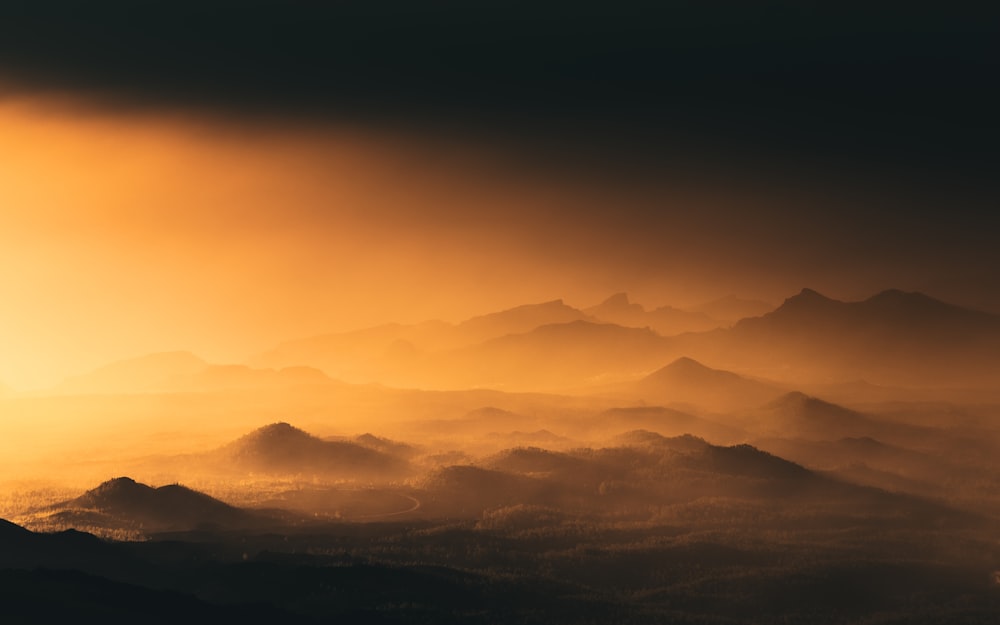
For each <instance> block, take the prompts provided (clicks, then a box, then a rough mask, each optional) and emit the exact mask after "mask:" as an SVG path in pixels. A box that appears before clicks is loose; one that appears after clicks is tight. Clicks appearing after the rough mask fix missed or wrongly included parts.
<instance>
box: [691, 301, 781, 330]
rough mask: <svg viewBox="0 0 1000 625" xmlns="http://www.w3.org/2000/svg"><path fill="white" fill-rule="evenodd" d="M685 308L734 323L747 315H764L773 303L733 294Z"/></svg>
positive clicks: (771, 308) (772, 307)
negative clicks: (742, 297)
mask: <svg viewBox="0 0 1000 625" xmlns="http://www.w3.org/2000/svg"><path fill="white" fill-rule="evenodd" d="M687 310H689V311H691V312H700V313H704V314H706V315H708V316H709V317H712V318H713V319H718V320H719V321H724V322H727V323H735V322H736V321H739V320H740V319H744V318H747V317H760V316H761V315H766V314H767V313H769V312H771V311H772V310H774V305H773V304H768V303H767V302H764V301H761V300H756V299H740V298H738V297H736V296H735V295H727V296H726V297H722V298H719V299H717V300H712V301H710V302H705V303H704V304H699V305H698V306H692V307H690V308H688V309H687Z"/></svg>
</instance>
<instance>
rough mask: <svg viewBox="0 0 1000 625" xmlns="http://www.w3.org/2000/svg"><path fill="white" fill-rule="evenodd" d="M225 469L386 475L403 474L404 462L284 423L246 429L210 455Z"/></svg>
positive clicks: (332, 475) (285, 473)
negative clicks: (329, 439) (245, 433)
mask: <svg viewBox="0 0 1000 625" xmlns="http://www.w3.org/2000/svg"><path fill="white" fill-rule="evenodd" d="M212 458H213V460H214V461H215V462H216V463H217V465H219V466H220V467H222V468H224V469H226V470H229V471H233V470H235V471H238V472H252V473H263V474H270V475H299V474H304V475H324V476H329V477H352V478H382V479H384V478H389V477H399V476H401V475H403V474H405V473H406V470H407V463H406V462H405V461H404V460H402V459H400V458H397V457H394V456H392V455H389V454H387V453H384V452H382V451H379V450H376V449H371V448H369V447H366V446H363V445H360V444H358V443H353V442H347V441H328V440H322V439H320V438H317V437H315V436H312V435H311V434H308V433H306V432H304V431H302V430H300V429H298V428H296V427H293V426H291V425H289V424H287V423H273V424H271V425H267V426H264V427H262V428H260V429H257V430H254V431H253V432H250V433H249V434H247V435H246V436H243V437H242V438H240V439H238V440H235V441H233V442H232V443H230V444H228V445H226V446H225V447H223V448H222V449H219V450H218V451H216V452H215V453H214V454H212Z"/></svg>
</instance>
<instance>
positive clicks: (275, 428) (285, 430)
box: [255, 421, 305, 435]
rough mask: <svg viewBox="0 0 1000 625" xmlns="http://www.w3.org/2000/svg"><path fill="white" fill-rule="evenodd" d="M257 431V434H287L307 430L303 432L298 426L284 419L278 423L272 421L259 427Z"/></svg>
mask: <svg viewBox="0 0 1000 625" xmlns="http://www.w3.org/2000/svg"><path fill="white" fill-rule="evenodd" d="M255 433H256V434H264V435H286V434H293V433H303V434H304V433H305V432H303V431H302V430H300V429H299V428H297V427H295V426H293V425H291V424H289V423H285V422H284V421H279V422H277V423H272V424H270V425H265V426H264V427H262V428H258V429H257V430H256V431H255Z"/></svg>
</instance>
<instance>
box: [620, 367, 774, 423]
mask: <svg viewBox="0 0 1000 625" xmlns="http://www.w3.org/2000/svg"><path fill="white" fill-rule="evenodd" d="M629 391H630V392H631V393H634V394H636V395H637V396H639V397H642V398H643V399H645V400H647V401H653V402H660V403H668V404H669V403H686V404H693V405H695V406H700V407H702V408H705V409H708V410H714V411H723V412H724V411H729V410H735V409H740V408H746V407H750V406H756V405H760V404H763V403H766V402H768V401H771V400H773V399H775V398H776V397H778V396H779V395H780V394H781V393H782V391H781V390H780V389H778V388H777V387H775V386H771V385H769V384H765V383H763V382H758V381H755V380H750V379H748V378H745V377H743V376H740V375H737V374H735V373H732V372H729V371H722V370H719V369H711V368H709V367H706V366H705V365H703V364H701V363H700V362H698V361H696V360H694V359H691V358H686V357H685V358H678V359H677V360H675V361H673V362H672V363H670V364H669V365H667V366H665V367H663V368H662V369H658V370H656V371H654V372H653V373H651V374H649V375H648V376H646V377H645V378H643V379H641V380H639V381H638V382H636V383H634V384H632V385H630V387H629Z"/></svg>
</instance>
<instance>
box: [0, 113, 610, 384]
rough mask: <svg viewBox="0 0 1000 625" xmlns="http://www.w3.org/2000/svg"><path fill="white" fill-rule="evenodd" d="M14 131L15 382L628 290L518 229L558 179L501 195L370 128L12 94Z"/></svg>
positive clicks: (6, 277) (11, 299)
mask: <svg viewBox="0 0 1000 625" xmlns="http://www.w3.org/2000/svg"><path fill="white" fill-rule="evenodd" d="M0 136H3V141H4V146H3V148H4V149H3V150H2V151H0V207H2V210H0V266H2V269H0V271H2V273H0V288H2V293H3V295H2V297H3V301H4V306H3V307H2V309H0V335H2V336H0V340H2V342H3V345H4V353H3V356H2V357H0V380H3V381H5V382H6V383H7V384H10V385H12V386H14V387H31V386H35V385H40V384H48V383H52V382H54V381H56V380H58V379H61V378H62V377H63V376H65V375H67V374H70V373H76V372H79V371H81V370H84V369H86V368H89V367H93V366H96V365H99V364H102V363H104V362H106V361H108V360H109V359H114V358H121V357H127V356H131V355H135V354H139V353H144V352H148V351H154V350H166V349H192V350H195V351H197V352H199V353H200V354H202V355H204V356H206V357H209V358H212V359H217V360H242V359H244V358H245V357H247V356H248V355H250V354H251V353H253V352H254V351H256V350H260V349H264V348H266V347H268V346H269V345H270V344H272V343H274V342H277V341H279V340H282V339H286V338H292V337H297V336H300V335H308V334H312V333H318V332H323V331H329V330H333V329H346V328H353V327H358V326H365V325H370V324H373V323H377V322H384V321H391V320H397V321H417V320H421V319H424V318H428V317H441V316H445V317H450V318H455V319H460V318H462V317H464V316H467V315H470V314H475V313H481V312H486V311H489V310H491V309H493V308H494V307H502V306H505V305H514V304H516V303H520V302H522V301H541V300H545V299H551V298H554V297H559V296H573V297H587V298H589V297H599V294H601V295H602V294H603V293H605V292H606V291H607V290H608V289H610V288H611V287H610V284H608V281H607V280H605V281H604V282H602V281H601V280H600V279H599V278H598V279H597V280H596V281H595V283H594V284H587V283H580V282H573V281H570V282H568V283H562V282H560V281H558V279H557V276H556V274H558V273H560V271H559V264H560V258H559V254H560V252H559V250H558V247H559V245H558V243H555V244H554V245H553V249H552V250H550V251H549V252H542V253H541V255H542V256H545V255H546V254H548V255H550V256H552V257H551V258H550V259H549V260H550V261H551V262H549V263H546V264H544V265H537V264H533V263H534V261H535V260H537V258H538V256H539V250H538V249H537V248H538V247H539V246H541V245H544V242H543V241H531V238H530V237H524V238H523V239H520V240H512V239H511V238H510V237H509V236H504V235H503V234H502V233H501V232H500V231H503V230H506V231H507V232H508V235H509V228H506V226H505V225H504V223H503V222H504V221H505V219H504V217H503V215H504V213H505V211H504V205H505V204H507V203H511V202H516V203H517V204H518V205H519V210H521V211H523V210H525V204H527V203H531V202H546V201H549V198H551V197H552V195H553V193H554V192H553V190H552V189H543V188H537V189H534V190H533V191H526V190H525V189H524V188H523V187H518V186H517V185H511V186H510V187H505V188H503V189H500V188H497V186H496V185H495V184H493V185H491V186H492V187H493V192H491V193H489V194H487V195H483V194H482V193H481V189H482V185H483V184H485V183H484V182H483V180H482V179H481V175H482V174H481V172H480V173H477V172H476V168H475V166H470V164H469V163H468V161H466V165H465V166H464V169H465V172H464V174H459V175H456V174H454V173H452V172H451V171H450V170H449V168H450V167H451V164H450V163H449V162H438V163H435V162H433V159H431V161H428V159H427V155H428V152H427V151H426V150H424V151H422V152H419V153H415V152H414V151H413V150H412V149H408V147H407V146H406V145H404V144H400V143H399V142H396V144H393V143H391V142H389V141H388V140H385V139H379V138H377V137H374V136H365V135H362V134H361V133H359V132H357V131H350V130H342V131H339V132H329V133H327V134H326V135H325V136H322V137H319V138H317V137H315V135H313V136H304V134H302V133H294V132H291V133H289V132H281V133H279V132H268V131H259V132H255V133H254V134H249V133H244V132H241V131H239V130H238V129H235V128H228V129H227V128H225V127H224V126H222V127H220V126H217V125H216V126H208V125H206V124H204V123H195V122H191V121H185V120H183V119H180V118H164V117H149V116H142V115H138V114H132V115H127V116H122V117H115V116H109V115H98V114H93V113H92V112H81V111H78V110H76V109H73V108H69V107H65V106H62V107H59V106H54V105H52V104H51V103H49V104H46V105H40V104H39V103H38V102H23V101H22V102H8V103H6V104H4V105H3V106H2V107H0ZM441 159H442V161H449V160H450V161H453V160H454V156H446V155H443V154H442V155H441ZM459 160H462V159H461V157H459ZM477 176H479V177H480V178H477ZM557 195H558V193H557ZM555 201H560V199H559V198H558V197H557V198H555ZM400 206H403V207H405V208H406V210H398V207H400ZM539 210H544V209H543V208H540V209H539ZM485 214H495V215H497V223H496V224H495V225H496V226H498V227H499V230H500V231H498V230H496V229H491V228H483V227H482V222H481V220H480V218H479V217H478V216H479V215H485ZM461 215H467V216H469V217H470V219H463V218H461V217H460V216H461ZM472 217H474V218H472ZM519 245H523V246H524V247H523V248H522V249H519V248H518V246H519ZM533 248H535V249H533ZM493 254H500V255H502V256H503V260H502V262H495V258H494V256H493ZM471 289H475V292H474V295H473V294H472V292H471V291H470V290H471ZM586 303H590V302H589V300H586V299H585V300H584V301H582V302H581V304H586Z"/></svg>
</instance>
